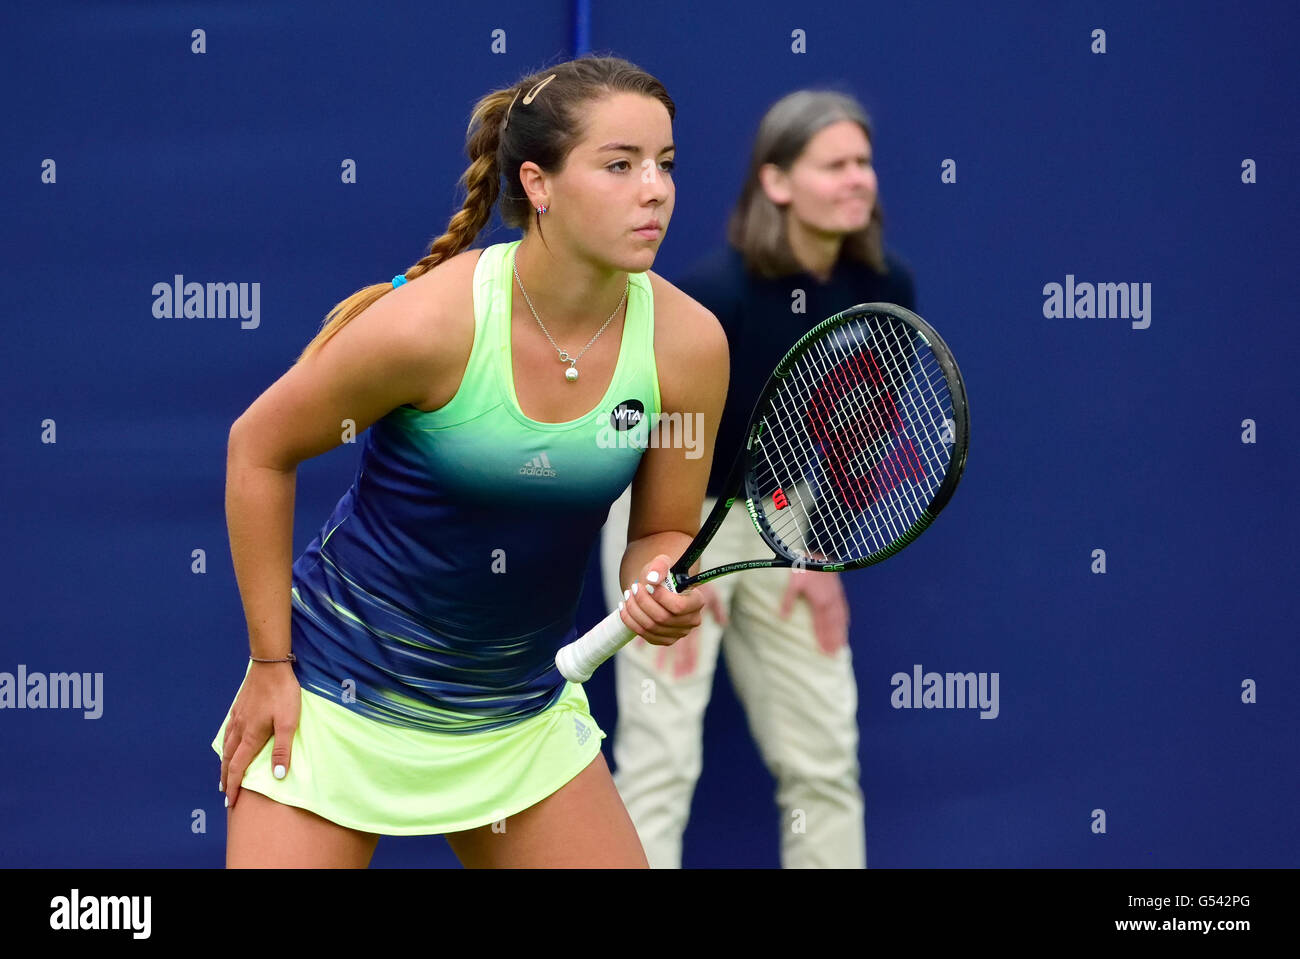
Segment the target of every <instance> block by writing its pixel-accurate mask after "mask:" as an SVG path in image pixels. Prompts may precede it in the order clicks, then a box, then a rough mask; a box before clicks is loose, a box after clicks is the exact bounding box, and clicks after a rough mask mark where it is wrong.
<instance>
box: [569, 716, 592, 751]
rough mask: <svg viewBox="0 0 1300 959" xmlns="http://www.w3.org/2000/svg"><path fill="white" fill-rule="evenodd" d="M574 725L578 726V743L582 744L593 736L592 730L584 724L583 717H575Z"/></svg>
mask: <svg viewBox="0 0 1300 959" xmlns="http://www.w3.org/2000/svg"><path fill="white" fill-rule="evenodd" d="M573 725H574V726H575V727H576V728H577V732H578V745H579V746H581V745H583V744H584V743H585V742H586V741H587V740H588V739H589V738H590V737H591V730H590V729H588V728H587V727H586V726H585V725H584V724H583V722H582V720H581V719H575V720H574V721H573Z"/></svg>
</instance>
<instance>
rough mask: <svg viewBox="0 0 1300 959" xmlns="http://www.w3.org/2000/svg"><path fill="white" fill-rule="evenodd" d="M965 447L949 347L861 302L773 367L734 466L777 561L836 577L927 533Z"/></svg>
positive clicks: (965, 423) (965, 420) (915, 320)
mask: <svg viewBox="0 0 1300 959" xmlns="http://www.w3.org/2000/svg"><path fill="white" fill-rule="evenodd" d="M969 442H970V414H969V411H968V408H967V402H966V387H965V384H964V382H963V381H962V377H961V372H960V370H959V369H958V367H957V362H956V360H955V359H954V358H953V355H952V351H951V350H950V349H949V348H948V345H947V343H945V342H944V340H943V338H942V337H941V336H940V335H939V334H938V333H937V332H936V331H935V330H934V328H933V327H931V326H930V325H929V324H928V323H926V322H925V320H923V319H922V318H921V317H920V316H918V315H917V314H916V313H914V312H912V311H911V310H908V309H905V308H904V307H901V306H898V305H896V304H893V303H861V304H858V305H856V306H853V307H850V308H849V309H847V310H844V311H842V312H840V313H837V314H836V315H835V316H832V317H830V318H828V319H826V320H824V321H823V322H821V323H819V324H818V325H817V326H815V327H814V328H813V329H811V330H809V331H808V333H806V334H805V335H804V336H803V337H802V338H800V340H799V341H798V342H797V343H795V344H794V346H792V347H791V348H790V350H789V351H788V352H787V353H786V355H785V356H784V357H783V358H782V360H781V362H780V363H779V364H777V367H776V370H775V371H774V372H773V374H772V376H771V377H770V378H769V380H768V382H767V384H766V386H765V387H764V389H763V392H762V394H760V396H759V399H758V401H757V402H756V403H755V406H754V411H753V413H752V414H751V416H750V422H749V426H748V428H747V430H746V443H745V449H744V451H743V452H742V453H741V454H740V461H741V462H738V463H737V467H738V468H743V473H744V478H743V493H744V496H745V503H746V507H747V509H748V511H749V515H750V518H751V519H752V520H753V522H754V527H755V528H756V529H757V530H758V533H759V535H760V536H762V537H763V539H764V540H765V541H766V542H767V544H768V546H770V547H771V549H772V551H773V552H774V553H775V554H776V557H777V562H776V565H789V566H795V567H798V568H803V569H811V570H828V571H842V570H851V569H860V568H862V567H865V566H871V565H873V564H875V563H879V562H881V561H882V560H884V559H887V558H888V557H890V556H892V555H893V554H894V553H896V552H898V551H899V550H901V549H902V548H903V547H905V546H906V545H907V544H908V543H910V542H912V540H914V539H916V537H917V536H919V535H920V534H921V533H922V532H924V530H925V529H926V528H927V527H928V526H929V525H930V523H932V522H933V521H934V519H935V517H936V516H938V515H939V513H940V512H941V511H942V510H943V508H944V507H945V506H946V505H947V504H948V502H949V501H950V500H951V498H952V495H953V493H954V492H955V491H956V489H957V484H958V483H959V482H960V481H961V477H962V474H963V472H964V471H965V467H966V456H967V450H968V448H969Z"/></svg>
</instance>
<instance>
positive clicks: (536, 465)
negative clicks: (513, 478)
mask: <svg viewBox="0 0 1300 959" xmlns="http://www.w3.org/2000/svg"><path fill="white" fill-rule="evenodd" d="M519 475H520V476H554V475H555V470H553V469H551V461H550V459H549V458H547V456H546V454H545V453H539V454H538V455H537V456H534V457H533V458H532V459H531V460H529V461H528V462H527V463H525V464H524V465H523V466H521V467H519Z"/></svg>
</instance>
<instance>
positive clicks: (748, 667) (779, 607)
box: [601, 90, 915, 868]
mask: <svg viewBox="0 0 1300 959" xmlns="http://www.w3.org/2000/svg"><path fill="white" fill-rule="evenodd" d="M872 161H873V157H872V133H871V125H870V122H869V120H868V118H867V116H866V113H865V112H864V111H863V109H862V107H861V105H860V104H858V103H857V102H856V101H855V100H854V99H853V98H852V97H849V96H845V95H843V94H840V93H837V92H834V91H814V90H801V91H797V92H794V93H791V94H790V95H788V96H786V97H783V98H782V99H781V100H779V101H778V102H777V103H775V104H774V105H773V106H772V107H771V108H770V109H769V110H768V111H767V113H766V114H765V116H764V117H763V119H762V122H761V123H760V124H759V130H758V135H757V137H756V139H755V142H754V144H753V148H752V151H751V159H750V165H749V171H748V174H747V176H746V179H745V182H744V184H743V186H742V188H741V191H740V199H739V202H738V203H737V205H736V208H735V210H734V211H733V213H732V216H731V221H730V224H729V230H728V240H729V244H728V245H727V246H726V247H724V248H722V249H721V250H718V251H715V252H714V253H713V254H711V255H710V256H708V257H706V258H705V259H704V260H703V261H702V262H700V263H699V264H697V265H696V267H695V268H694V269H693V270H691V271H690V273H689V274H688V275H687V276H685V277H683V278H682V279H681V280H680V281H679V285H680V287H681V289H682V290H684V291H685V292H687V293H689V294H690V295H691V296H692V297H693V298H694V299H696V300H697V301H699V302H700V303H702V304H703V305H704V306H705V307H707V308H708V309H709V310H711V311H712V312H713V313H714V315H715V316H716V317H717V318H718V319H719V320H720V321H721V323H722V325H723V328H724V330H725V331H726V334H727V339H728V342H729V344H730V348H731V370H732V379H731V387H730V390H729V392H728V396H727V403H726V411H725V412H724V414H723V419H722V424H721V426H720V427H719V429H718V434H717V443H718V446H717V448H718V449H719V450H724V451H730V450H736V449H740V448H741V447H742V446H743V445H744V437H743V431H744V429H745V426H746V424H747V423H748V420H749V414H750V411H751V409H752V407H753V404H754V401H755V400H756V399H757V398H758V395H759V393H760V391H761V390H762V388H763V385H764V383H765V382H766V381H767V378H768V376H769V375H770V373H771V371H772V369H773V368H774V367H775V366H776V364H777V362H778V361H779V360H780V359H781V357H782V356H783V355H784V354H785V352H786V351H787V350H788V349H789V348H790V347H791V346H792V345H794V343H795V342H796V341H797V340H798V339H799V338H800V337H801V336H802V335H803V334H804V333H806V332H807V331H808V330H809V329H810V328H811V327H813V326H814V325H816V324H817V323H820V322H821V321H822V320H824V319H826V318H827V317H829V316H832V315H834V314H836V313H839V312H840V311H842V310H845V309H847V308H848V307H850V306H854V305H856V304H858V303H871V302H887V303H896V304H898V305H900V306H904V307H907V308H909V309H915V292H914V287H913V282H912V277H911V273H910V271H909V270H908V269H907V267H906V266H905V265H904V264H903V263H902V262H901V261H900V260H899V259H898V258H897V257H896V256H894V255H893V254H892V253H888V252H886V250H885V249H884V246H883V239H882V236H883V233H882V216H881V211H880V204H879V202H878V197H877V182H876V174H875V170H874V167H873V165H872ZM730 467H731V463H730V462H722V461H719V462H715V463H714V464H713V472H712V476H711V478H710V481H709V486H708V497H707V498H706V500H705V502H704V506H703V514H702V516H703V515H707V514H708V513H709V511H710V510H712V508H713V504H714V503H715V502H716V497H717V496H718V495H719V493H720V491H721V487H722V485H723V484H724V483H725V482H726V479H727V472H728V470H729V469H730ZM627 509H628V501H627V500H626V499H621V500H620V501H618V502H616V503H615V504H614V507H613V509H611V511H610V515H609V521H608V523H607V524H606V527H605V533H604V538H603V542H602V547H601V551H602V566H603V571H604V579H605V589H606V596H607V599H608V598H609V597H612V596H615V595H616V594H617V590H618V584H617V580H616V579H615V577H616V576H617V574H618V568H619V562H620V558H621V557H622V555H623V549H624V543H625V541H626V538H625V535H624V530H625V529H626V520H625V517H626V515H627V512H626V511H627ZM762 552H763V551H762V547H761V543H760V541H759V539H758V537H757V534H756V533H755V532H754V529H753V525H752V523H751V522H750V520H749V517H748V516H747V515H746V511H745V507H744V503H743V501H738V502H737V503H736V505H735V506H734V507H733V509H732V511H731V512H730V514H729V515H728V517H727V519H726V520H725V521H724V522H723V525H722V526H721V527H720V528H719V530H718V532H717V533H716V534H715V536H714V539H713V541H712V542H711V543H710V544H709V546H708V548H707V549H706V550H705V552H704V556H703V558H702V560H701V566H702V568H705V569H707V568H710V567H713V566H721V565H723V564H725V563H732V562H742V561H744V560H748V559H753V558H755V557H756V556H759V555H762ZM696 591H697V592H701V593H703V594H704V596H705V599H706V602H707V605H708V609H709V611H710V613H711V615H710V616H706V617H705V620H704V624H703V625H702V626H701V627H700V628H699V629H698V630H697V631H695V632H694V633H692V634H691V635H690V636H688V637H687V638H686V639H684V640H683V641H682V642H680V643H678V644H676V645H674V646H673V647H672V648H671V649H667V648H663V647H657V646H651V645H647V644H646V643H645V642H642V641H640V640H633V641H632V642H631V643H629V644H628V645H627V646H626V647H624V648H623V650H622V651H621V652H620V653H619V655H618V656H617V658H616V659H615V673H616V677H617V678H616V685H617V690H618V704H619V712H618V725H617V727H616V728H615V731H614V765H615V769H616V774H615V777H614V779H615V782H616V784H617V786H618V790H619V793H620V794H621V795H622V797H623V801H624V802H625V803H626V804H627V808H628V811H629V812H630V814H631V816H632V819H633V822H634V823H635V824H636V827H637V830H638V832H639V833H640V836H641V841H642V843H643V844H644V846H645V850H646V854H647V856H648V858H649V861H650V864H651V865H652V866H654V867H669V868H672V867H677V866H680V865H681V858H682V834H683V831H684V830H685V828H686V823H687V817H688V815H689V812H690V805H691V797H692V794H693V793H694V791H695V784H696V781H697V780H698V779H699V776H700V772H701V769H702V763H703V755H702V740H703V720H704V711H705V708H706V707H707V706H708V703H709V697H710V695H711V693H712V689H713V677H714V668H715V666H716V664H717V659H718V651H719V649H723V650H725V652H726V659H727V668H728V673H729V674H730V676H731V681H732V685H733V686H734V687H735V689H736V693H737V695H738V697H739V699H740V701H741V703H742V705H743V706H744V709H745V712H746V715H747V717H748V720H749V728H750V730H751V732H752V733H753V735H754V739H755V741H756V742H757V744H758V747H759V752H760V754H761V756H762V758H763V761H764V762H765V764H766V765H767V768H768V770H769V771H770V772H771V774H772V776H773V777H774V778H775V779H776V783H777V786H776V801H777V805H778V807H779V809H780V814H781V819H780V823H779V829H780V836H781V843H780V849H781V863H782V865H783V866H785V867H809V866H813V867H822V866H825V867H841V868H862V867H865V866H866V835H865V825H864V816H863V811H864V810H863V798H862V791H861V788H860V786H859V782H858V778H859V775H858V774H859V769H858V727H857V686H856V683H855V679H854V674H853V660H852V655H851V652H850V649H849V646H848V635H849V607H848V602H847V600H846V599H845V595H844V587H843V585H842V581H841V578H840V577H839V576H837V575H835V574H833V573H816V572H806V571H791V570H751V571H749V572H746V573H745V574H744V575H743V576H724V577H721V578H720V579H717V580H715V581H714V582H713V583H711V584H705V585H701V586H697V587H696ZM650 688H653V689H654V696H653V699H652V698H651V697H648V696H647V695H646V694H645V690H647V689H650Z"/></svg>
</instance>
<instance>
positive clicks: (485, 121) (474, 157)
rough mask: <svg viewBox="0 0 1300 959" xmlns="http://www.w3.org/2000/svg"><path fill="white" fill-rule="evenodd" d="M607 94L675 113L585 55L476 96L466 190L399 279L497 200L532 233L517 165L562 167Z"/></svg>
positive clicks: (373, 293)
mask: <svg viewBox="0 0 1300 959" xmlns="http://www.w3.org/2000/svg"><path fill="white" fill-rule="evenodd" d="M612 93H641V94H644V95H646V96H650V97H654V98H656V99H657V100H659V102H661V103H662V104H663V105H664V106H665V107H666V108H667V110H668V116H669V118H670V119H671V118H673V117H674V116H675V115H676V113H677V107H676V105H675V104H674V103H673V100H672V98H671V97H670V96H668V91H667V90H666V89H664V85H663V84H662V83H660V82H659V81H658V80H657V79H655V78H654V77H653V76H651V75H650V74H649V73H646V72H645V71H644V70H642V69H641V68H640V67H638V66H636V65H635V64H633V63H629V62H628V61H626V60H622V59H619V58H618V57H600V56H586V57H579V58H578V59H576V60H568V61H565V62H563V63H557V64H556V65H555V66H552V67H547V68H546V69H544V70H540V71H538V72H536V73H531V74H529V75H528V76H526V77H523V78H522V79H520V80H519V81H518V82H517V83H515V84H514V85H513V86H510V87H506V88H505V89H501V90H493V91H492V92H491V93H489V94H487V95H486V96H484V97H483V98H482V99H480V100H479V101H478V103H476V104H475V105H474V111H473V113H472V114H471V115H470V122H469V127H468V129H467V130H466V140H465V152H466V154H468V156H469V159H470V164H469V167H468V168H467V169H466V170H465V172H464V173H463V174H462V175H461V178H460V181H459V182H460V183H461V184H463V185H464V187H465V191H466V195H465V203H464V206H463V207H462V208H461V209H460V210H459V211H457V212H456V214H455V215H454V216H453V217H452V218H451V221H450V222H449V223H448V224H447V230H446V232H444V233H443V234H442V235H441V236H439V237H438V238H437V239H435V240H434V241H433V243H432V244H430V246H429V252H428V253H427V254H425V255H424V256H423V257H422V258H421V259H420V260H419V261H417V262H416V263H415V264H414V265H413V266H410V267H408V268H407V270H406V272H405V276H406V278H407V279H408V280H413V279H415V278H416V277H418V276H420V275H421V274H423V273H425V272H427V271H428V270H431V269H433V267H435V266H437V265H438V264H439V263H441V262H442V261H443V260H446V259H450V258H451V257H453V256H455V255H456V254H457V253H460V252H461V251H462V250H466V249H468V248H469V246H470V244H471V243H473V242H474V240H475V238H476V237H477V236H478V234H479V232H480V231H481V230H482V229H483V227H485V226H486V225H487V223H488V220H490V219H491V217H492V207H493V205H494V204H495V203H496V202H497V199H498V197H500V201H501V220H502V222H503V223H505V224H506V226H511V227H516V228H518V229H521V230H525V231H527V229H528V228H529V225H530V216H532V215H535V216H536V217H537V220H536V222H537V229H538V231H539V232H540V231H541V227H542V222H541V214H536V213H534V211H533V208H532V206H531V205H530V203H529V200H528V195H527V194H526V193H525V192H524V188H523V184H522V183H521V182H520V179H519V167H520V165H521V164H523V163H525V162H526V161H529V160H531V161H532V162H534V163H536V164H537V165H538V166H539V167H541V168H542V169H543V170H545V171H547V172H548V173H553V172H558V171H560V170H562V169H563V168H564V163H565V160H566V159H567V158H568V156H569V153H570V152H571V151H572V150H573V148H574V147H575V146H577V144H578V143H579V142H580V141H581V140H582V138H583V136H585V135H586V127H585V123H584V115H583V110H582V107H583V106H584V105H585V104H587V103H588V102H590V101H593V100H599V99H602V98H603V97H605V96H607V95H609V94H612ZM502 177H504V178H505V187H506V188H505V192H504V193H502V191H501V180H502ZM392 291H393V285H392V281H391V280H388V281H385V282H383V283H375V284H372V285H371V286H367V287H363V288H362V289H360V290H357V291H356V292H355V293H353V294H352V295H351V296H349V297H348V298H347V299H346V300H344V301H343V302H341V303H339V304H338V305H337V306H335V307H334V308H333V309H332V310H330V311H329V313H328V314H327V315H326V317H325V321H324V323H322V325H321V329H320V332H318V333H317V334H316V336H315V337H314V338H313V339H312V341H311V342H310V343H308V344H307V345H306V347H304V348H303V351H302V353H301V354H300V355H299V357H298V362H301V361H302V360H304V359H306V358H307V357H309V356H311V355H312V354H313V353H315V352H316V351H317V350H319V349H320V348H321V346H322V345H324V343H325V341H326V340H328V339H329V338H330V337H331V336H333V335H334V334H335V333H337V332H338V331H339V329H340V328H341V327H342V326H343V325H344V324H345V323H347V322H348V321H349V320H351V319H353V318H354V317H357V316H359V315H360V314H361V313H362V312H363V311H364V310H365V309H366V308H367V307H368V306H370V305H371V304H372V303H374V302H375V301H376V300H378V299H379V298H380V297H381V296H384V295H385V294H387V293H391V292H392Z"/></svg>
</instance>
